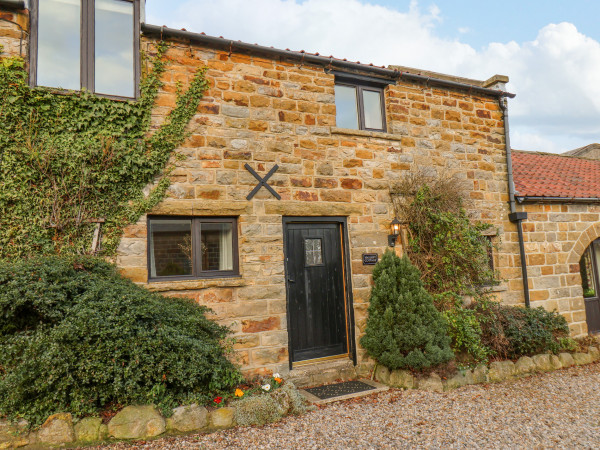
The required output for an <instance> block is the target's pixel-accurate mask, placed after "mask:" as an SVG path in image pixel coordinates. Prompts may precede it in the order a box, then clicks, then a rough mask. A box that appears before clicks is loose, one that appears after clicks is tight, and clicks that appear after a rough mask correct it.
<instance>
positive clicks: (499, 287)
mask: <svg viewBox="0 0 600 450" xmlns="http://www.w3.org/2000/svg"><path fill="white" fill-rule="evenodd" d="M482 287H483V288H485V289H486V290H487V291H488V292H490V293H494V292H506V291H508V287H506V286H503V285H501V284H497V285H496V286H482Z"/></svg>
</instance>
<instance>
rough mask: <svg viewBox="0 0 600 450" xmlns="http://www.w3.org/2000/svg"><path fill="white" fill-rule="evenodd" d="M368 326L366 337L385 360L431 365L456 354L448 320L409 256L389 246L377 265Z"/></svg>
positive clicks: (375, 354)
mask: <svg viewBox="0 0 600 450" xmlns="http://www.w3.org/2000/svg"><path fill="white" fill-rule="evenodd" d="M373 280H374V282H375V284H374V286H373V289H372V290H371V297H370V304H369V309H368V314H369V316H368V318H367V328H366V331H365V335H364V336H363V337H362V339H361V340H360V343H361V345H362V346H363V347H364V348H365V349H366V350H367V352H368V354H369V355H370V356H371V357H372V358H374V359H375V360H376V361H377V362H378V363H379V364H382V365H384V366H386V367H388V368H389V369H391V370H394V369H403V368H410V369H416V370H420V369H425V368H428V367H432V366H436V365H438V364H442V363H445V362H447V361H449V360H450V359H452V358H453V356H454V354H453V352H452V350H451V348H450V338H449V337H448V335H447V324H446V322H445V320H444V318H443V317H442V315H441V314H440V312H439V311H438V310H437V309H436V308H435V306H434V304H433V298H432V297H431V295H430V294H429V293H428V292H427V291H426V290H425V288H424V287H423V283H422V282H421V275H420V273H419V270H418V269H417V268H416V267H415V266H413V265H412V264H411V262H410V261H409V260H408V258H407V257H403V258H399V257H398V256H396V254H394V253H393V252H391V251H387V252H386V253H385V254H384V255H383V257H382V258H381V261H380V262H379V263H378V264H377V265H376V266H375V268H374V270H373Z"/></svg>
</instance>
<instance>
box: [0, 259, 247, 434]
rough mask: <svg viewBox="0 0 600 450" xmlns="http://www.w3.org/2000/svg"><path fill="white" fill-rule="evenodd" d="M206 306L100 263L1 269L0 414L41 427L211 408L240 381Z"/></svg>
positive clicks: (33, 263) (35, 263)
mask: <svg viewBox="0 0 600 450" xmlns="http://www.w3.org/2000/svg"><path fill="white" fill-rule="evenodd" d="M205 312H206V308H204V307H201V306H198V305H196V304H195V303H193V302H192V301H190V300H187V299H176V298H165V297H163V296H161V295H159V294H154V293H151V292H148V291H147V290H145V289H143V288H141V287H139V286H136V285H135V284H133V283H132V282H131V281H129V280H126V279H124V278H122V277H121V276H120V275H119V274H118V273H117V272H116V269H115V268H114V266H112V265H110V264H108V263H106V262H103V261H101V260H97V259H91V258H81V257H80V258H73V259H64V258H59V257H56V256H53V257H45V258H38V259H34V260H22V261H17V262H14V263H8V262H6V261H4V262H0V414H6V415H8V416H9V417H12V418H17V417H24V418H26V419H28V420H30V421H31V422H32V423H34V424H35V423H40V422H41V421H42V420H43V419H44V418H45V417H47V416H48V415H49V414H52V413H55V412H58V411H68V412H71V413H73V414H74V415H75V416H81V415H83V414H88V413H92V412H94V411H96V410H97V409H98V408H102V407H105V406H106V405H110V404H116V405H118V404H131V403H155V404H158V405H159V406H162V407H164V408H166V407H168V406H173V405H174V404H175V403H176V402H178V403H180V402H185V401H191V400H194V401H206V399H208V398H211V397H212V396H213V395H214V394H215V393H218V392H220V391H222V390H228V389H229V388H230V387H232V386H234V385H235V384H236V383H238V382H240V381H241V375H240V374H239V372H238V370H237V369H236V368H235V367H234V366H233V365H232V363H231V362H230V361H229V360H228V359H227V358H226V357H225V355H224V351H223V348H222V347H221V345H220V343H219V342H220V341H221V340H223V339H224V338H225V337H226V336H227V333H228V330H227V328H225V327H222V326H220V325H217V324H216V323H214V322H212V321H210V320H208V319H207V318H206V317H205V315H204V313H205Z"/></svg>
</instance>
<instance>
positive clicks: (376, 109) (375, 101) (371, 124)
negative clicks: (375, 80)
mask: <svg viewBox="0 0 600 450" xmlns="http://www.w3.org/2000/svg"><path fill="white" fill-rule="evenodd" d="M363 104H364V107H365V128H373V129H376V130H382V129H383V120H382V117H381V92H380V91H367V90H363Z"/></svg>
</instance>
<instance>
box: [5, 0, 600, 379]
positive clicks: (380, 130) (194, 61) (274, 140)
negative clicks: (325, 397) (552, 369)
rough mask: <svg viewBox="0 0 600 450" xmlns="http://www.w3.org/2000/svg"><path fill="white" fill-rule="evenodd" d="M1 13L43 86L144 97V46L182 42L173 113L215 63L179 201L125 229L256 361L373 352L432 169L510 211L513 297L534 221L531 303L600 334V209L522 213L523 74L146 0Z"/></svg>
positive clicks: (506, 278) (14, 51)
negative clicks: (417, 178)
mask: <svg viewBox="0 0 600 450" xmlns="http://www.w3.org/2000/svg"><path fill="white" fill-rule="evenodd" d="M24 8H27V9H24ZM92 8H95V14H91V12H90V11H91V10H92ZM0 17H1V18H2V19H3V20H2V21H0V44H2V45H3V46H4V51H5V52H6V53H8V54H9V55H20V56H22V57H24V58H26V60H27V61H28V63H29V73H30V78H31V84H32V85H36V84H37V85H44V86H50V87H62V88H69V89H74V90H77V89H81V88H86V89H88V90H90V91H92V92H96V93H98V94H105V95H111V96H115V97H121V98H134V97H136V95H137V86H138V77H139V74H140V67H139V51H140V50H142V51H144V52H148V53H150V54H151V53H153V52H154V50H155V47H156V44H157V42H158V41H159V40H160V39H164V40H166V41H168V42H169V44H170V46H171V47H170V49H169V50H168V52H167V56H168V59H169V65H168V68H167V71H166V73H165V76H164V79H163V81H164V86H163V88H162V90H161V92H160V95H159V97H158V99H157V102H156V106H155V109H154V113H153V118H154V120H155V121H156V122H157V123H158V122H160V121H161V120H162V118H164V116H165V115H166V113H167V112H168V111H169V110H170V109H171V108H172V107H173V106H174V101H175V98H176V95H175V92H176V89H177V85H178V83H182V84H183V85H185V84H186V83H188V82H189V81H190V79H191V77H192V76H193V74H194V71H195V70H196V69H198V68H199V67H203V66H206V67H208V71H207V78H208V80H209V82H210V89H209V90H208V92H207V93H206V95H205V97H204V98H203V100H202V102H201V104H200V106H199V108H198V111H197V114H196V116H195V117H194V119H193V121H192V124H191V127H190V131H191V136H190V137H189V138H188V139H187V141H186V142H185V144H184V145H183V146H182V147H181V148H180V149H178V152H179V153H180V154H181V155H183V159H181V160H179V161H177V162H176V169H175V170H174V171H173V172H172V174H171V181H172V185H171V187H170V189H169V194H168V198H167V199H165V200H164V201H163V202H162V203H161V204H159V205H158V206H157V207H156V208H155V209H154V210H152V211H150V212H149V213H148V214H147V215H145V216H143V217H142V218H141V220H140V221H139V222H138V223H136V224H134V225H132V226H130V227H128V228H127V229H126V232H125V235H124V236H123V239H122V242H121V245H120V247H119V254H118V257H117V264H118V265H119V266H120V268H121V269H122V272H123V274H125V275H126V276H128V277H130V278H131V279H132V280H134V281H135V282H136V283H139V284H141V285H143V286H145V287H147V288H148V289H150V290H153V291H159V292H162V293H164V294H166V295H168V296H186V297H191V298H193V299H195V300H196V301H197V302H198V303H201V304H204V305H208V306H209V307H210V308H212V310H213V311H214V314H213V316H212V318H214V319H215V320H217V321H219V322H220V323H223V324H227V325H229V326H231V328H232V330H233V332H234V335H235V337H236V338H237V343H236V345H235V351H236V355H237V358H238V361H239V362H240V364H241V365H242V367H243V369H244V370H245V371H246V372H248V373H260V372H264V371H266V370H274V371H286V370H288V369H292V368H296V367H298V366H301V365H302V364H306V363H316V362H319V361H323V360H328V359H341V360H344V361H352V362H354V363H355V364H357V365H361V364H363V363H367V362H368V358H367V356H366V354H365V352H364V350H363V349H361V348H360V346H359V344H358V342H359V338H360V337H361V335H362V333H363V332H364V329H365V323H366V314H367V307H368V299H369V292H370V286H371V281H372V280H371V275H370V274H371V271H372V268H373V265H372V263H373V262H374V261H375V260H376V259H377V258H378V257H380V256H381V255H382V253H383V252H384V251H385V250H386V249H387V248H388V236H389V235H390V234H391V231H390V224H391V222H392V220H393V219H394V212H393V207H392V204H391V200H390V195H389V188H390V185H391V184H392V183H394V182H395V181H396V180H399V179H400V178H401V177H402V176H403V175H404V174H406V173H407V172H408V171H411V170H415V169H423V168H425V169H428V170H432V171H437V172H438V173H450V174H454V175H455V176H457V177H459V178H460V179H462V180H463V181H464V183H465V185H466V186H468V189H469V195H470V199H471V205H470V212H471V213H472V214H473V217H474V219H477V220H481V221H484V222H487V223H490V224H492V225H493V230H494V231H493V233H492V235H491V236H490V238H491V239H492V240H493V242H494V243H497V244H498V245H499V250H498V251H497V252H496V254H495V255H494V256H493V259H494V267H495V268H496V269H498V271H499V274H500V278H501V280H500V284H499V286H498V287H497V288H496V292H495V293H496V295H497V297H498V299H499V300H502V301H504V302H506V303H508V304H513V305H519V304H524V302H525V297H524V295H525V293H524V289H523V282H522V279H523V272H522V268H521V262H520V261H521V259H520V255H521V254H520V245H519V237H518V236H519V233H518V227H522V228H521V231H523V233H522V234H523V235H524V242H525V250H526V251H527V252H528V253H527V255H526V256H527V271H528V274H529V284H530V286H529V288H530V291H529V293H530V295H531V302H532V304H533V305H542V306H544V307H546V308H549V309H552V308H557V309H558V310H559V311H560V312H561V313H562V314H564V315H565V317H567V319H568V320H569V323H570V326H571V330H572V334H573V335H577V336H579V335H583V334H585V333H586V332H587V327H586V318H585V310H584V306H583V304H584V301H583V296H582V288H581V280H580V278H579V277H580V275H579V266H578V263H579V260H580V258H581V255H582V254H583V251H584V250H585V248H586V247H587V246H588V245H589V243H590V242H591V241H592V240H593V239H595V238H596V237H597V236H598V235H600V228H599V227H600V225H599V224H600V222H599V218H598V210H597V209H596V210H594V211H595V212H594V211H592V210H593V208H597V206H595V207H594V206H591V205H581V204H572V205H571V204H569V203H568V202H564V204H557V203H550V204H545V203H544V204H529V203H523V204H522V205H521V204H519V205H518V208H519V211H516V209H515V211H512V210H511V208H510V205H509V200H511V191H510V190H509V181H510V172H509V170H508V167H509V164H508V163H509V161H510V154H508V155H507V145H506V144H507V143H506V136H507V132H506V129H507V127H506V126H505V125H506V124H505V117H506V115H505V113H504V111H503V108H505V105H504V102H505V98H506V97H512V94H509V93H507V92H506V91H505V83H506V82H507V81H508V78H507V77H504V76H494V77H492V78H490V79H489V80H487V81H478V80H471V79H465V78H460V77H452V76H447V75H443V74H438V73H432V72H424V71H421V72H419V71H418V70H415V69H409V68H404V67H400V66H390V67H387V68H386V67H377V66H373V65H367V64H360V63H355V62H349V61H346V60H341V59H337V58H334V57H330V56H321V55H318V54H311V53H306V52H295V51H290V50H280V49H275V48H271V47H263V46H259V45H253V44H247V43H243V42H239V41H232V40H229V39H224V38H220V37H212V36H206V35H204V34H197V33H191V32H188V31H184V30H175V29H171V28H167V27H159V26H154V25H148V24H144V23H143V3H142V4H140V3H139V1H138V0H135V1H132V2H130V1H126V0H102V1H99V0H96V2H95V3H94V2H93V0H80V1H79V0H77V1H72V0H71V1H68V2H67V1H65V0H43V1H41V2H39V4H38V1H37V0H31V1H30V2H28V3H27V4H25V3H24V2H23V1H22V0H2V1H0ZM98 31H99V32H98ZM94 33H95V34H94ZM94 35H95V36H96V39H95V42H94V43H93V40H92V39H90V36H94ZM60 42H62V43H63V44H64V43H68V45H66V44H65V45H63V46H61V45H57V43H60ZM92 43H93V45H92ZM81 49H84V51H81ZM57 65H59V66H60V68H61V70H54V68H55V67H57ZM518 155H520V153H519V154H518ZM522 189H523V188H522V187H521V185H519V187H518V193H519V195H522V194H523V192H522ZM524 192H526V191H524ZM524 198H525V197H524ZM519 199H520V197H519ZM546 208H548V209H547V210H546ZM563 208H564V210H563ZM587 208H590V210H589V211H588V210H587ZM584 209H585V211H584ZM523 211H528V212H529V214H530V215H529V219H525V218H524V215H522V214H521V215H519V213H522V212H523ZM511 213H514V214H512V215H511ZM509 215H510V217H511V218H512V219H513V220H515V221H516V224H515V223H512V222H511V221H510V220H509ZM536 215H537V216H536ZM584 216H585V217H584ZM583 222H585V224H586V225H585V226H584V224H583ZM538 223H539V227H540V228H539V230H538ZM592 230H595V231H592ZM553 233H554V234H553ZM594 233H595V234H594ZM580 250H581V251H580ZM578 283H579V284H578Z"/></svg>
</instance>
